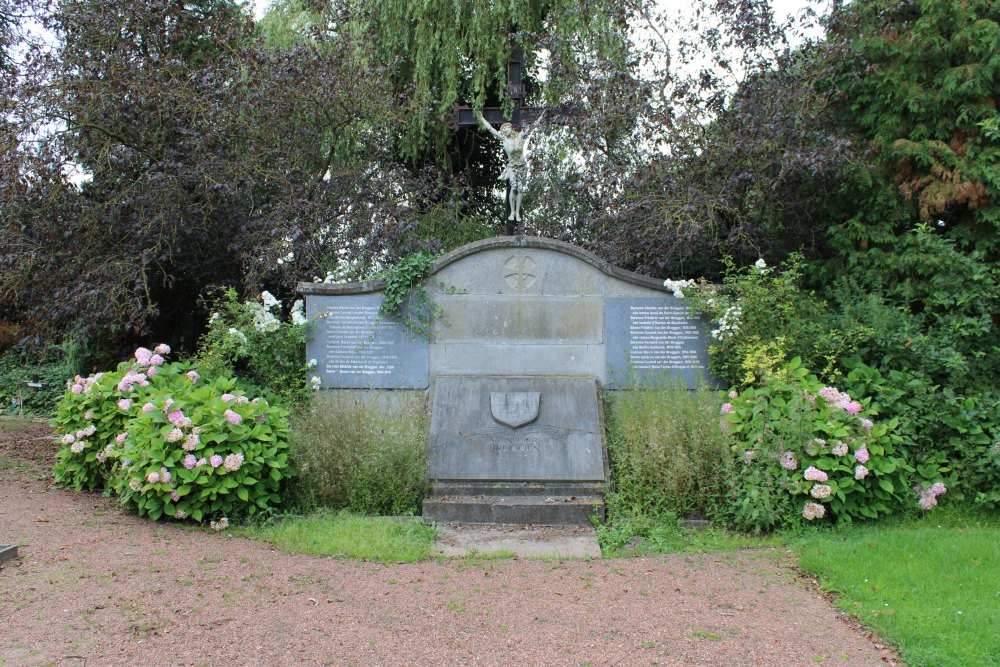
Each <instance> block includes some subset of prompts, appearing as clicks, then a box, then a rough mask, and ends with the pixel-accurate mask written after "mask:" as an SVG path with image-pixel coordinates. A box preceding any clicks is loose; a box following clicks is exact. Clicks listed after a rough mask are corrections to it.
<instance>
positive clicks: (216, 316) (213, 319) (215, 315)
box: [208, 313, 219, 324]
mask: <svg viewBox="0 0 1000 667" xmlns="http://www.w3.org/2000/svg"><path fill="white" fill-rule="evenodd" d="M218 319H219V314H218V313H212V316H211V317H210V318H208V323H209V324H215V323H216V321H218Z"/></svg>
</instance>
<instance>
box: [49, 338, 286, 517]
mask: <svg viewBox="0 0 1000 667" xmlns="http://www.w3.org/2000/svg"><path fill="white" fill-rule="evenodd" d="M169 352H170V348H169V347H168V346H166V345H159V346H157V347H156V348H155V350H148V349H146V348H139V349H138V350H136V352H135V358H134V359H133V360H130V361H125V362H122V363H121V364H119V366H118V368H117V369H116V370H115V371H113V372H110V373H96V374H94V375H91V376H89V377H87V378H83V377H80V376H76V377H75V378H74V379H72V380H69V381H68V382H67V385H66V393H65V395H64V396H63V398H62V399H61V400H60V401H59V404H58V410H57V413H56V417H55V426H56V431H57V434H59V435H60V447H59V452H58V454H57V462H56V465H55V478H56V481H57V482H58V483H59V484H62V485H64V486H71V487H73V488H75V489H77V490H82V489H101V488H107V489H110V490H114V491H115V493H116V494H117V495H118V497H119V498H120V500H121V501H122V503H123V504H125V505H127V506H129V507H132V508H133V509H135V510H137V511H138V513H139V514H140V515H148V516H149V517H150V518H151V519H153V520H156V519H159V518H161V517H168V518H175V519H184V518H191V519H193V520H195V521H199V522H200V521H204V520H209V519H212V520H216V519H218V520H219V521H223V520H225V522H224V523H228V520H229V518H231V517H232V518H235V517H242V516H249V515H254V514H257V513H259V512H262V511H264V510H267V509H269V508H270V507H273V506H274V505H276V504H277V503H278V502H279V501H280V498H279V496H278V494H277V491H278V489H279V487H280V486H281V481H282V479H283V478H284V476H285V475H286V474H287V468H288V455H287V452H286V450H287V442H286V438H287V430H288V419H287V412H286V411H285V410H283V409H282V408H280V407H276V406H270V405H268V403H267V401H265V400H262V399H259V398H255V399H253V400H250V399H249V398H248V397H247V396H245V395H244V394H243V392H242V391H241V390H240V389H239V387H238V386H237V383H236V381H234V380H232V379H230V378H225V377H218V376H217V377H211V376H208V375H205V376H203V375H202V374H200V373H198V371H197V370H195V368H194V367H192V366H191V365H190V364H185V363H180V362H174V363H168V362H167V361H166V358H165V357H166V355H167V354H169ZM216 525H219V524H218V523H216Z"/></svg>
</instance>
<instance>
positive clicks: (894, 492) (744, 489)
mask: <svg viewBox="0 0 1000 667" xmlns="http://www.w3.org/2000/svg"><path fill="white" fill-rule="evenodd" d="M734 393H736V392H735V391H733V392H730V393H729V394H727V395H726V400H728V401H729V403H730V404H731V405H732V410H731V411H729V413H728V414H726V415H725V416H724V417H723V420H724V422H725V430H726V432H727V433H728V434H729V435H730V437H731V438H732V441H733V442H732V449H733V452H734V460H735V463H734V465H735V466H736V469H737V472H736V473H735V478H734V480H733V485H734V489H733V493H732V494H730V495H731V496H732V497H733V498H740V497H742V498H744V499H745V498H752V499H756V500H752V501H751V502H745V503H743V504H742V505H740V506H738V507H736V508H735V509H732V510H731V511H730V516H729V517H728V518H729V519H730V520H731V522H732V523H734V524H735V525H737V526H738V527H741V528H748V529H754V530H766V529H771V528H775V527H779V526H782V525H791V524H795V523H798V522H800V521H802V520H805V521H818V520H821V519H824V518H827V517H829V518H830V519H832V520H834V521H850V520H852V519H857V518H875V517H877V516H880V515H883V514H888V513H890V512H892V511H894V510H896V509H899V508H901V507H905V506H906V505H907V504H908V502H909V501H908V500H906V499H905V498H904V496H905V495H907V494H906V489H908V488H909V486H910V485H909V483H908V479H909V474H910V473H912V472H913V468H911V467H910V466H909V465H908V464H907V463H906V462H905V461H904V460H903V459H902V458H901V457H900V456H897V455H896V454H895V443H894V437H895V436H894V435H893V429H894V428H895V427H896V425H897V424H896V422H895V420H890V421H885V422H880V421H879V420H878V419H876V415H875V414H874V412H873V411H872V410H871V409H870V407H868V406H869V405H870V400H869V399H867V398H863V397H859V396H851V395H850V394H849V393H848V392H846V391H843V390H841V389H838V388H837V387H832V386H824V385H823V384H822V383H820V382H819V381H818V380H817V379H816V377H815V376H813V375H811V374H810V373H809V372H808V370H807V369H805V368H804V367H802V365H801V363H800V362H799V361H798V360H797V359H795V360H793V361H791V362H789V363H788V364H786V366H785V367H783V368H782V369H781V370H780V371H779V372H777V373H775V374H774V375H773V376H772V377H771V378H769V380H768V381H767V382H765V383H764V384H763V385H762V386H760V387H755V388H749V389H746V390H744V391H742V392H739V393H736V395H735V396H734V395H733V394H734ZM942 487H943V485H941V486H940V487H938V486H934V487H930V488H933V489H934V490H935V492H937V491H940V488H942ZM938 495H940V494H938ZM936 498H937V496H936V495H933V494H932V492H931V491H930V490H929V489H928V490H925V491H923V492H921V494H920V506H921V507H926V508H929V507H932V506H933V504H934V502H936ZM755 505H757V508H756V509H757V511H756V513H754V509H755V507H754V506H755ZM762 506H763V507H766V508H768V511H767V512H761V511H759V510H760V507H762Z"/></svg>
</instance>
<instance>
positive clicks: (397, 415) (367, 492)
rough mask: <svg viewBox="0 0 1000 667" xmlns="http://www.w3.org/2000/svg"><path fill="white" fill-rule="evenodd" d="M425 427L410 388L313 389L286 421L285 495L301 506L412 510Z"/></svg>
mask: <svg viewBox="0 0 1000 667" xmlns="http://www.w3.org/2000/svg"><path fill="white" fill-rule="evenodd" d="M400 396H402V397H403V399H402V400H398V399H400ZM407 399H412V400H407ZM428 429H429V424H428V417H427V413H426V410H425V409H424V407H423V404H422V402H421V401H420V400H419V397H418V396H417V395H415V394H402V395H400V394H392V393H386V394H383V395H382V400H379V399H378V398H372V397H368V398H362V397H361V396H360V395H358V394H354V393H350V392H336V393H335V392H330V393H328V392H323V393H321V394H319V395H317V396H316V398H315V400H314V402H313V405H312V409H311V410H310V411H309V412H308V413H307V414H305V415H303V416H301V417H300V418H298V419H297V420H295V423H294V424H293V427H292V433H291V436H290V444H291V452H292V464H293V466H294V468H295V470H296V473H297V479H296V483H295V486H294V490H293V495H292V498H293V502H294V503H295V504H296V505H297V506H298V507H300V508H301V509H303V510H312V509H316V508H318V507H329V508H333V509H347V510H350V511H351V512H355V513H359V514H384V515H401V514H419V513H420V504H421V501H422V500H423V498H424V496H425V495H426V493H427V433H428Z"/></svg>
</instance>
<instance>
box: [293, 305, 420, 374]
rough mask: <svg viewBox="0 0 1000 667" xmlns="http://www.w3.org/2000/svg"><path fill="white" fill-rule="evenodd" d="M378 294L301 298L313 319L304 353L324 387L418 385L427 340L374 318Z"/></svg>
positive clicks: (377, 316) (309, 316) (388, 320)
mask: <svg viewBox="0 0 1000 667" xmlns="http://www.w3.org/2000/svg"><path fill="white" fill-rule="evenodd" d="M381 303H382V297H381V295H379V294H363V295H362V294H352V295H345V296H326V295H315V296H309V297H308V298H307V299H306V315H307V316H308V318H309V319H310V320H311V321H312V322H313V323H314V324H313V329H312V331H311V332H310V337H309V341H308V343H307V344H306V356H307V357H308V358H310V359H316V361H317V366H316V368H315V369H314V370H313V371H312V372H313V373H314V374H315V375H317V376H318V377H319V378H320V379H321V380H322V382H323V386H324V387H338V388H358V389H365V388H372V389H376V388H399V389H424V388H426V387H427V385H428V381H429V366H428V359H429V354H430V353H429V343H428V341H427V339H425V338H414V337H413V336H412V335H411V334H410V333H408V332H407V331H405V330H404V328H403V325H402V324H400V323H399V322H395V321H393V320H390V319H384V318H380V317H379V314H378V312H379V307H380V306H381Z"/></svg>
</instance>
